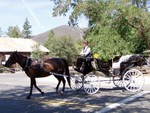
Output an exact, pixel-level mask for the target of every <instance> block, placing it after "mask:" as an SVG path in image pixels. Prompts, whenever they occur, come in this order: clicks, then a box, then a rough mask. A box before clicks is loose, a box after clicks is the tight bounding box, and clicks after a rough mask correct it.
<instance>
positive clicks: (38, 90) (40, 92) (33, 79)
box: [33, 78, 44, 95]
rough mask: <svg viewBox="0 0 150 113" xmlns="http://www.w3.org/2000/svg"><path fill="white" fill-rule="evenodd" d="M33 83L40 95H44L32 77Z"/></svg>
mask: <svg viewBox="0 0 150 113" xmlns="http://www.w3.org/2000/svg"><path fill="white" fill-rule="evenodd" d="M33 85H34V87H35V88H36V89H37V90H38V91H39V92H40V93H41V94H42V95H44V92H42V90H41V89H40V88H39V87H37V85H36V80H35V78H33Z"/></svg>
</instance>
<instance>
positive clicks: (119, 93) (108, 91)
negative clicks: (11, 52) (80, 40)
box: [0, 72, 150, 113]
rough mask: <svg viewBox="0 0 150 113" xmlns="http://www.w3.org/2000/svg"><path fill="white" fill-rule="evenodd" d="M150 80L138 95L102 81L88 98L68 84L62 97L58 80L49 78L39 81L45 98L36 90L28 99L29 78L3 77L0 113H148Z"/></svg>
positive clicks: (146, 77)
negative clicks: (57, 91)
mask: <svg viewBox="0 0 150 113" xmlns="http://www.w3.org/2000/svg"><path fill="white" fill-rule="evenodd" d="M149 81H150V76H149V75H146V76H145V84H144V87H143V90H142V91H138V92H136V93H133V92H129V91H126V90H125V89H122V88H121V89H118V88H115V86H114V85H113V84H112V83H109V84H108V82H102V83H101V88H100V90H99V92H97V93H96V94H92V95H88V94H86V93H85V92H84V90H83V89H81V90H80V91H74V90H71V89H70V88H69V87H68V85H66V92H65V94H64V95H59V94H58V93H56V92H55V87H56V84H57V80H56V79H55V78H54V77H53V76H49V77H45V78H38V79H37V84H38V86H39V87H40V88H41V89H42V91H44V92H45V94H44V96H42V95H41V94H40V93H39V92H38V91H37V90H36V89H35V88H34V89H33V95H32V96H31V99H30V100H27V99H26V96H27V95H28V93H29V85H30V79H29V78H28V77H27V76H26V75H25V74H24V73H23V72H18V73H14V74H10V73H9V74H0V113H87V112H90V113H93V112H97V113H107V112H108V113H127V112H128V113H133V112H134V113H148V112H150V107H149V106H150V103H149V102H150V92H149V91H150V88H149V85H150V82H149ZM60 88H62V87H60Z"/></svg>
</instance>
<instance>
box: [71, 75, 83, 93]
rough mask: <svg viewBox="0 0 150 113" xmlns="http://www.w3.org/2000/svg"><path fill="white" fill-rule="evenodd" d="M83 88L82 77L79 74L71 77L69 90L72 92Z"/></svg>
mask: <svg viewBox="0 0 150 113" xmlns="http://www.w3.org/2000/svg"><path fill="white" fill-rule="evenodd" d="M82 87H83V77H82V75H79V74H74V75H72V76H71V88H72V89H74V90H79V89H81V88H82Z"/></svg>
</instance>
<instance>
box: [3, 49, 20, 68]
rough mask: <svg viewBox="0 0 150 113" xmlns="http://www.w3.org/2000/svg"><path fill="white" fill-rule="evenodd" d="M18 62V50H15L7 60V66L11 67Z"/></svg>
mask: <svg viewBox="0 0 150 113" xmlns="http://www.w3.org/2000/svg"><path fill="white" fill-rule="evenodd" d="M16 62H17V51H15V52H13V53H12V54H11V55H10V57H9V59H8V60H7V61H6V64H5V66H6V67H10V66H11V65H12V64H15V63H16Z"/></svg>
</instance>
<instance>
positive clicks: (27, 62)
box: [15, 53, 31, 70]
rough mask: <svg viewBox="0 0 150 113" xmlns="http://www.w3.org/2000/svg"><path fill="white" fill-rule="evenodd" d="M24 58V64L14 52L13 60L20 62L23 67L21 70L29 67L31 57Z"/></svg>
mask: <svg viewBox="0 0 150 113" xmlns="http://www.w3.org/2000/svg"><path fill="white" fill-rule="evenodd" d="M25 58H26V59H23V62H24V61H25V65H24V66H23V64H22V63H21V62H20V59H19V58H18V56H17V54H16V53H15V60H16V61H17V62H18V63H20V66H21V67H22V68H23V70H26V69H27V68H28V67H30V62H31V58H28V57H25Z"/></svg>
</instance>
